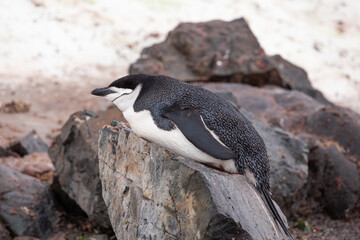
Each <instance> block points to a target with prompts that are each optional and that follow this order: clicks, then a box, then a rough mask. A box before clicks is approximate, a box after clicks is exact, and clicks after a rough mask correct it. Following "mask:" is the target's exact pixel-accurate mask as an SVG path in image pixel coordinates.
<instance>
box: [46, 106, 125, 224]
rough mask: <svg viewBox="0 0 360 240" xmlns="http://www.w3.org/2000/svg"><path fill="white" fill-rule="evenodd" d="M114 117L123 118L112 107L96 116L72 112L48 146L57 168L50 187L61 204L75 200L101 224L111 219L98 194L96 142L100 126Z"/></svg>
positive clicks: (88, 113)
mask: <svg viewBox="0 0 360 240" xmlns="http://www.w3.org/2000/svg"><path fill="white" fill-rule="evenodd" d="M114 119H118V120H121V119H122V116H121V113H120V111H119V110H117V109H115V108H111V109H109V110H107V111H105V112H103V113H101V114H100V115H98V116H97V115H95V114H94V113H92V112H89V111H82V112H77V113H74V114H73V115H71V116H70V119H69V120H68V121H67V122H66V123H65V125H64V126H63V128H62V129H61V134H60V135H59V136H58V137H57V138H56V140H55V142H54V144H53V145H52V146H51V147H50V149H49V155H50V158H51V159H52V161H53V163H54V165H55V169H56V177H55V180H54V185H53V188H54V190H55V191H56V192H57V194H58V196H60V197H61V199H62V201H64V202H65V203H64V204H63V205H65V206H66V205H70V206H74V202H72V201H71V200H74V201H75V202H76V204H77V205H78V206H79V207H80V208H81V209H82V211H84V212H85V213H86V214H87V216H88V217H89V219H90V220H92V221H94V222H95V223H97V224H99V225H100V226H103V227H110V221H109V218H108V215H107V210H106V207H105V204H104V201H103V199H102V196H101V183H100V179H99V167H98V166H99V165H98V157H97V152H98V147H97V142H98V138H99V129H101V127H102V126H103V125H104V124H107V123H110V122H111V121H112V120H114Z"/></svg>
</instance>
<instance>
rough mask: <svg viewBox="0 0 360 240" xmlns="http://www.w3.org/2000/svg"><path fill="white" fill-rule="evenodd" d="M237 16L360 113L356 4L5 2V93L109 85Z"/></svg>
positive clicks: (286, 0)
mask: <svg viewBox="0 0 360 240" xmlns="http://www.w3.org/2000/svg"><path fill="white" fill-rule="evenodd" d="M239 17H244V18H245V19H246V20H247V21H248V23H249V25H250V28H251V29H252V31H253V32H254V34H255V35H256V37H257V38H258V40H259V41H260V43H261V45H262V46H263V48H264V49H265V51H266V52H267V54H280V55H282V56H283V57H284V58H285V59H287V60H289V61H291V62H293V63H295V64H297V65H299V66H301V67H303V68H304V69H305V70H306V71H307V72H308V74H309V77H310V79H311V81H312V84H313V85H314V87H316V88H318V89H319V90H321V91H322V92H324V94H325V95H326V96H327V97H328V98H329V99H330V100H331V101H334V102H335V103H337V104H340V105H343V106H348V107H351V108H352V109H354V110H356V111H357V112H360V58H359V57H358V56H360V47H359V46H360V1H358V0H354V1H350V0H348V1H340V0H326V1H325V0H318V1H314V0H303V1H295V0H268V1H260V0H255V1H250V0H243V1H236V0H223V1H220V0H219V1H216V0H206V1H205V0H198V1H193V0H192V1H191V0H182V1H176V0H132V1H125V0H120V1H115V0H102V1H100V0H86V1H85V0H83V1H80V0H72V1H70V0H53V1H45V0H12V1H5V0H3V1H0V26H1V29H2V30H1V31H0V46H1V47H0V90H1V89H2V90H6V89H14V88H16V86H17V85H18V84H21V85H24V84H29V86H33V85H34V84H36V83H47V82H49V81H50V82H59V83H61V84H65V83H66V82H78V83H79V84H85V83H89V82H92V83H96V82H99V81H104V82H106V83H109V82H111V81H112V80H114V79H116V78H118V77H120V76H123V75H125V74H126V73H127V69H128V66H129V64H130V63H132V62H134V61H135V60H136V59H137V58H138V56H139V54H140V51H141V49H143V48H144V47H147V46H150V45H152V44H154V43H156V42H160V41H162V40H163V39H164V38H165V37H166V34H167V33H168V32H169V31H170V30H172V29H173V28H174V27H175V26H176V25H178V24H179V23H180V22H198V21H208V20H213V19H222V20H227V21H229V20H233V19H235V18H239ZM157 34H158V37H157Z"/></svg>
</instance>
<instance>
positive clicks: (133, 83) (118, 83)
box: [108, 74, 152, 90]
mask: <svg viewBox="0 0 360 240" xmlns="http://www.w3.org/2000/svg"><path fill="white" fill-rule="evenodd" d="M151 77H152V76H150V75H145V74H133V75H128V76H125V77H122V78H119V79H118V80H115V81H114V82H112V83H111V84H110V85H109V86H108V87H117V88H127V89H133V90H134V89H135V88H136V87H137V86H138V85H139V84H140V83H144V82H145V81H147V80H148V79H149V78H151Z"/></svg>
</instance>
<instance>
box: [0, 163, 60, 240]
mask: <svg viewBox="0 0 360 240" xmlns="http://www.w3.org/2000/svg"><path fill="white" fill-rule="evenodd" d="M56 211H57V209H56V207H55V201H54V198H53V195H52V194H51V193H50V191H49V186H48V184H47V183H44V182H41V181H40V180H38V179H36V178H33V177H30V176H27V175H24V174H22V173H19V172H16V171H14V170H12V169H10V168H7V167H5V166H2V165H0V219H1V220H2V221H3V223H4V224H6V226H8V228H9V230H11V232H12V233H14V234H15V235H18V236H24V235H26V236H34V237H39V238H47V237H49V236H50V235H51V234H52V233H53V231H54V229H55V227H56V222H57V220H58V216H57V214H56Z"/></svg>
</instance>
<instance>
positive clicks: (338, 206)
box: [309, 144, 360, 219]
mask: <svg viewBox="0 0 360 240" xmlns="http://www.w3.org/2000/svg"><path fill="white" fill-rule="evenodd" d="M309 165H310V169H311V172H310V179H311V180H310V181H311V188H312V194H313V196H314V197H315V198H316V199H318V200H319V201H320V202H321V203H322V204H323V205H324V207H325V210H326V211H327V212H328V213H329V215H330V216H331V217H332V218H335V219H342V218H346V216H347V214H348V213H350V212H351V211H352V210H353V209H354V208H355V207H356V203H357V202H358V198H359V197H358V196H359V193H360V181H359V170H358V168H357V166H356V164H355V163H353V162H351V161H349V160H348V159H347V158H346V156H345V155H344V154H342V153H341V152H340V151H339V149H338V148H337V147H336V145H334V144H331V145H330V146H329V147H316V148H314V149H313V150H312V151H311V153H310V155H309Z"/></svg>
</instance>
